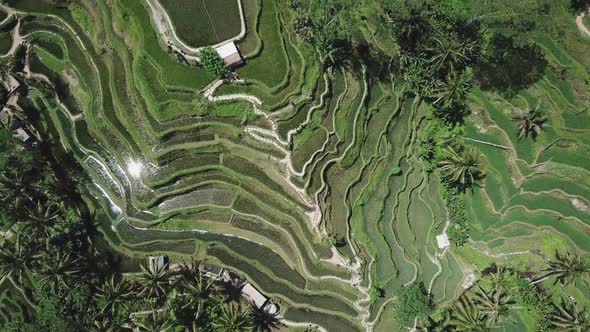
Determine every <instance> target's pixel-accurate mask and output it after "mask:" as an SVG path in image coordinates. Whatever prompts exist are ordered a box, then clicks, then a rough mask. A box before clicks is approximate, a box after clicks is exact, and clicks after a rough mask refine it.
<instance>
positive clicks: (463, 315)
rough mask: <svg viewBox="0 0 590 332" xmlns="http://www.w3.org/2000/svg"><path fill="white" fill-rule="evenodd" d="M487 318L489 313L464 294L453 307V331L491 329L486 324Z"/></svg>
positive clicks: (477, 331)
mask: <svg viewBox="0 0 590 332" xmlns="http://www.w3.org/2000/svg"><path fill="white" fill-rule="evenodd" d="M487 319H488V317H487V315H486V314H485V313H484V312H482V311H480V310H479V308H478V307H477V306H476V305H475V304H474V303H473V301H472V300H471V299H470V298H468V297H467V296H465V295H464V296H462V297H461V298H459V302H457V303H456V304H455V306H454V307H453V309H452V315H451V320H450V321H449V324H450V325H451V326H452V327H453V331H469V332H483V331H489V328H488V327H487V326H486V321H487Z"/></svg>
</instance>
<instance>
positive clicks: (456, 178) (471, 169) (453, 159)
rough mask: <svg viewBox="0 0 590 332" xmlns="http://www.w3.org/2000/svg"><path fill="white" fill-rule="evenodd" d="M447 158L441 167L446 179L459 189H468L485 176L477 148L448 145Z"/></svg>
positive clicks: (440, 164)
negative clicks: (460, 147) (459, 147)
mask: <svg viewBox="0 0 590 332" xmlns="http://www.w3.org/2000/svg"><path fill="white" fill-rule="evenodd" d="M444 155H445V159H444V160H443V161H441V162H440V163H439V167H440V170H441V173H442V175H443V178H444V179H445V181H446V182H447V183H449V184H451V185H454V186H456V187H457V188H459V189H466V188H469V187H471V186H473V185H474V184H477V182H478V180H480V179H481V178H483V176H484V173H483V171H482V167H483V162H482V161H481V155H480V154H479V153H478V152H477V150H475V148H473V147H470V146H466V147H464V148H462V149H457V148H452V147H447V148H446V149H445V150H444Z"/></svg>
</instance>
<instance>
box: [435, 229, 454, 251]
mask: <svg viewBox="0 0 590 332" xmlns="http://www.w3.org/2000/svg"><path fill="white" fill-rule="evenodd" d="M436 243H437V244H438V248H439V249H447V248H449V247H450V246H451V243H450V242H449V237H448V236H447V233H442V234H441V235H437V236H436Z"/></svg>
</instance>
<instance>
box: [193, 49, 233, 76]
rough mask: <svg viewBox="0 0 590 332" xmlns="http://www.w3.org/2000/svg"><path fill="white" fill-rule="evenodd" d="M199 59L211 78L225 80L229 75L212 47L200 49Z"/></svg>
mask: <svg viewBox="0 0 590 332" xmlns="http://www.w3.org/2000/svg"><path fill="white" fill-rule="evenodd" d="M199 57H200V59H201V64H202V65H203V67H204V68H205V70H206V71H207V72H208V73H209V74H210V75H211V76H213V77H216V78H225V77H227V75H228V74H229V71H228V70H227V68H226V67H225V62H224V61H223V59H222V58H221V57H220V56H219V53H217V51H216V50H214V49H213V47H211V46H208V47H204V48H202V49H201V51H200V53H199Z"/></svg>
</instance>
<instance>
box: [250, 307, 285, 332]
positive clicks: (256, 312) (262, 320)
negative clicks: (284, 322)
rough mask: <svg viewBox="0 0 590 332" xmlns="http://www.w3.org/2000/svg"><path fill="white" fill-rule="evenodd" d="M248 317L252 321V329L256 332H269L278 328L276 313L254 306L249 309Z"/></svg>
mask: <svg viewBox="0 0 590 332" xmlns="http://www.w3.org/2000/svg"><path fill="white" fill-rule="evenodd" d="M250 319H251V320H252V323H253V328H252V330H253V331H256V332H271V331H273V330H276V329H278V327H279V323H280V321H279V320H278V319H277V316H276V315H271V314H268V313H267V312H265V311H264V310H260V309H255V308H251V309H250Z"/></svg>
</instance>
